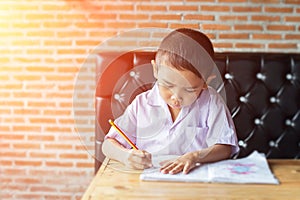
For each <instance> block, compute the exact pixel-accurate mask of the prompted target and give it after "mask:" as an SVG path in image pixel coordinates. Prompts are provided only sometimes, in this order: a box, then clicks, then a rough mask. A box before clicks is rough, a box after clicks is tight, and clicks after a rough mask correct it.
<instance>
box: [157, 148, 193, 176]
mask: <svg viewBox="0 0 300 200" xmlns="http://www.w3.org/2000/svg"><path fill="white" fill-rule="evenodd" d="M196 166H197V161H196V159H195V155H194V153H193V152H190V153H187V154H185V155H183V156H180V157H179V158H177V159H176V160H172V161H170V162H167V163H166V164H164V165H163V166H162V167H161V168H160V171H161V172H162V173H164V174H177V173H179V172H181V171H182V172H183V173H184V174H187V173H189V171H190V170H192V169H193V168H194V167H196Z"/></svg>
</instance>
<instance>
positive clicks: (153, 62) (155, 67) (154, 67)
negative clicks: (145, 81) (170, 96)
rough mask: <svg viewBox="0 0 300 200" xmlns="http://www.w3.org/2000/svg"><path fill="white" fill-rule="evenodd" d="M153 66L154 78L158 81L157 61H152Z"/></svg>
mask: <svg viewBox="0 0 300 200" xmlns="http://www.w3.org/2000/svg"><path fill="white" fill-rule="evenodd" d="M151 64H152V67H153V76H154V78H156V79H157V65H156V63H155V60H151Z"/></svg>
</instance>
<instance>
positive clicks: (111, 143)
mask: <svg viewBox="0 0 300 200" xmlns="http://www.w3.org/2000/svg"><path fill="white" fill-rule="evenodd" d="M102 152H103V153H104V155H105V156H106V157H108V158H110V159H114V160H117V161H119V162H121V163H123V164H125V165H126V166H128V167H130V168H134V169H145V168H149V167H151V166H152V161H151V154H150V153H148V152H146V151H142V150H134V149H127V148H125V147H124V146H123V145H122V144H120V143H119V142H118V141H117V140H115V139H113V138H107V139H105V140H104V142H103V144H102Z"/></svg>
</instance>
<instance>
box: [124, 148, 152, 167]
mask: <svg viewBox="0 0 300 200" xmlns="http://www.w3.org/2000/svg"><path fill="white" fill-rule="evenodd" d="M124 164H125V165H126V166H127V167H130V168H133V169H146V168H149V167H152V159H151V154H150V153H148V152H147V151H142V150H135V149H131V150H130V151H128V154H127V156H126V157H125V158H124Z"/></svg>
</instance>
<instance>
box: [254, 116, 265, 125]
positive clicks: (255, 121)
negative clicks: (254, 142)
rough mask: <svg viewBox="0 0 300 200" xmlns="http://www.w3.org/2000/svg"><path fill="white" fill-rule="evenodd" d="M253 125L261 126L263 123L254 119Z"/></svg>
mask: <svg viewBox="0 0 300 200" xmlns="http://www.w3.org/2000/svg"><path fill="white" fill-rule="evenodd" d="M254 124H256V125H262V124H263V122H262V120H260V119H258V118H256V119H255V120H254Z"/></svg>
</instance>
